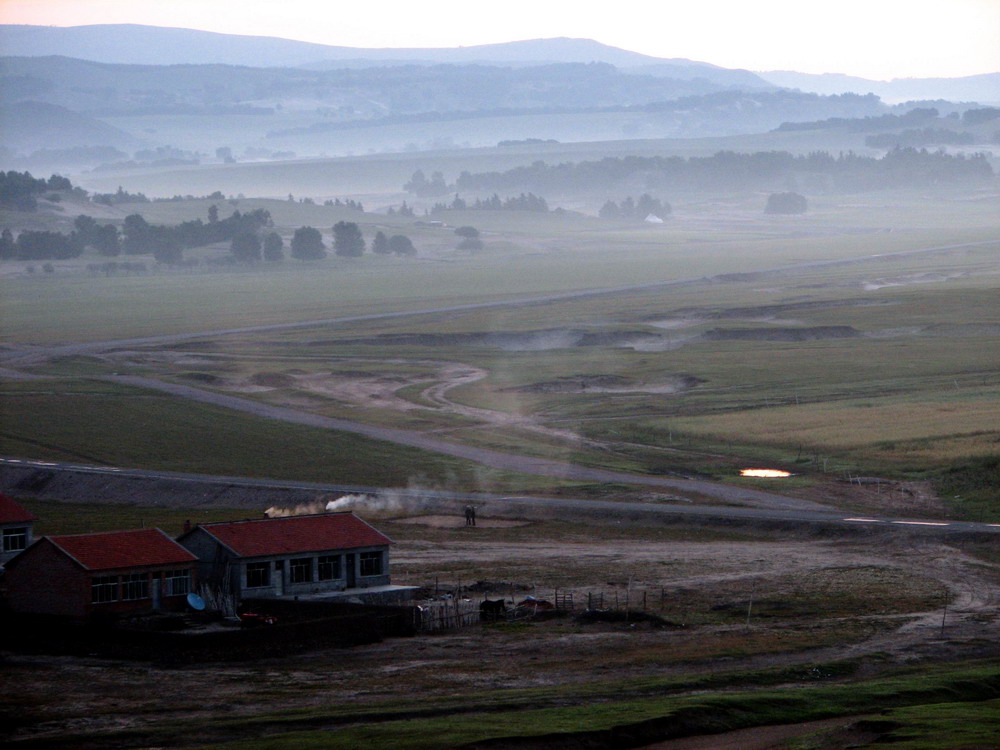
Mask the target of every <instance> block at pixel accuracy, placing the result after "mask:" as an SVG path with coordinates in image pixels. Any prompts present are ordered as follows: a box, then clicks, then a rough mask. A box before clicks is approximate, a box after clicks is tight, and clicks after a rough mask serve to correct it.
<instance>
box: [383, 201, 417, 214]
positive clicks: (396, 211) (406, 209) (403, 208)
mask: <svg viewBox="0 0 1000 750" xmlns="http://www.w3.org/2000/svg"><path fill="white" fill-rule="evenodd" d="M385 215H386V216H413V215H414V214H413V209H412V208H410V206H408V205H406V201H403V205H402V206H400V207H399V208H395V207H393V206H389V208H388V209H387V210H386V212H385Z"/></svg>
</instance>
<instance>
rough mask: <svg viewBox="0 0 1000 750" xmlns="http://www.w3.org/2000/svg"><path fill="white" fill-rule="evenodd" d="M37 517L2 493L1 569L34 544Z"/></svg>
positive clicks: (0, 505) (0, 504) (0, 507)
mask: <svg viewBox="0 0 1000 750" xmlns="http://www.w3.org/2000/svg"><path fill="white" fill-rule="evenodd" d="M34 521H35V516H34V515H33V514H31V513H29V512H28V511H26V510H25V509H24V508H22V507H21V506H20V505H18V504H17V503H15V502H14V501H13V500H11V499H10V498H9V497H7V496H6V495H4V494H2V493H0V568H2V567H3V566H4V565H6V564H7V562H8V561H9V560H11V559H13V558H14V556H15V555H17V554H18V553H20V552H23V551H24V550H26V549H28V547H30V546H31V542H32V529H33V524H34Z"/></svg>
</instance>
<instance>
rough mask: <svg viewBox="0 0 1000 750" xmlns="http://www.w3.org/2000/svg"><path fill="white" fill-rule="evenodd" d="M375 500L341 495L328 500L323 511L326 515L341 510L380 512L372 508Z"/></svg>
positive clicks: (360, 496)
mask: <svg viewBox="0 0 1000 750" xmlns="http://www.w3.org/2000/svg"><path fill="white" fill-rule="evenodd" d="M376 499H377V498H373V497H372V496H370V495H343V496H341V497H338V498H337V499H336V500H330V501H329V502H328V503H327V504H326V505H325V506H324V509H325V510H326V512H327V513H336V512H337V511H341V510H358V509H362V508H363V509H364V510H380V508H377V507H373V505H372V502H371V501H373V500H376Z"/></svg>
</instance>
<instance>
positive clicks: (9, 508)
mask: <svg viewBox="0 0 1000 750" xmlns="http://www.w3.org/2000/svg"><path fill="white" fill-rule="evenodd" d="M34 520H35V515H34V514H33V513H29V512H28V511H26V510H25V509H24V508H22V507H21V506H20V505H18V504H17V503H15V502H14V501H13V500H11V499H10V498H9V497H7V496H6V495H4V494H3V493H0V523H22V522H24V521H34Z"/></svg>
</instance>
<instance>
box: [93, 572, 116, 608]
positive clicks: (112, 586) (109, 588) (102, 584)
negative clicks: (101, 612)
mask: <svg viewBox="0 0 1000 750" xmlns="http://www.w3.org/2000/svg"><path fill="white" fill-rule="evenodd" d="M90 601H91V603H93V604H105V603H107V602H116V601H118V576H94V577H93V578H91V579H90Z"/></svg>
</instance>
